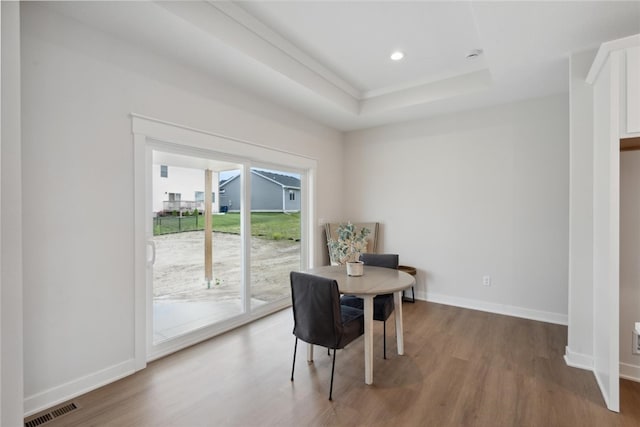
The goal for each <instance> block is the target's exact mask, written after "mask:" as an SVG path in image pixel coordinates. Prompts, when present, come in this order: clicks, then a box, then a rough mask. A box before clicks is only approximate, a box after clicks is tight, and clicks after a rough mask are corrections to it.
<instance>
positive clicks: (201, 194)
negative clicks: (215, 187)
mask: <svg viewBox="0 0 640 427" xmlns="http://www.w3.org/2000/svg"><path fill="white" fill-rule="evenodd" d="M195 199H196V202H204V191H196V194H195ZM215 202H216V193H213V192H212V193H211V203H215Z"/></svg>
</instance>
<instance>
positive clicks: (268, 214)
mask: <svg viewBox="0 0 640 427" xmlns="http://www.w3.org/2000/svg"><path fill="white" fill-rule="evenodd" d="M300 178H301V177H300V175H299V174H295V173H290V172H286V171H281V170H269V169H259V168H252V169H251V182H250V183H251V186H250V187H251V274H250V277H251V309H252V310H254V309H256V308H258V307H261V306H264V305H267V304H274V303H277V302H283V301H286V302H290V300H291V296H290V295H291V291H290V284H289V273H290V272H291V271H292V270H299V269H300V266H301V239H300V237H301V235H300V230H301V226H300V211H301V197H300V196H301V194H300V191H301V185H300Z"/></svg>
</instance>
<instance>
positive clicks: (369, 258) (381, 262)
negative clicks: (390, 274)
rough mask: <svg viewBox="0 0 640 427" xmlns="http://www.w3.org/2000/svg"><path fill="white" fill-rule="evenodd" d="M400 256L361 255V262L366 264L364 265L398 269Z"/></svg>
mask: <svg viewBox="0 0 640 427" xmlns="http://www.w3.org/2000/svg"><path fill="white" fill-rule="evenodd" d="M398 258H399V257H398V255H397V254H361V255H360V261H362V262H364V265H373V266H376V267H385V268H393V269H397V268H398Z"/></svg>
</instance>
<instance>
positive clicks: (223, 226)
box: [153, 212, 300, 240]
mask: <svg viewBox="0 0 640 427" xmlns="http://www.w3.org/2000/svg"><path fill="white" fill-rule="evenodd" d="M203 229H204V217H202V216H199V217H196V216H186V217H182V218H179V217H175V216H165V217H158V218H156V219H155V220H154V223H153V234H154V236H157V235H160V234H168V233H179V232H182V231H193V230H203ZM213 231H220V232H223V233H233V234H240V214H238V213H227V214H225V215H213ZM251 235H252V236H259V237H263V238H265V239H269V240H282V239H289V240H300V213H299V212H297V213H291V214H284V213H278V212H273V213H272V212H252V213H251Z"/></svg>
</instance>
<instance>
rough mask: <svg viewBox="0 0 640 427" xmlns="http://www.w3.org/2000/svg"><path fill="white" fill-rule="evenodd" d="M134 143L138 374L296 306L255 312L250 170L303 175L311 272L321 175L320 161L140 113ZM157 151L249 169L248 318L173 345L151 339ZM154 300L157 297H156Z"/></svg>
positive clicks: (305, 263)
mask: <svg viewBox="0 0 640 427" xmlns="http://www.w3.org/2000/svg"><path fill="white" fill-rule="evenodd" d="M131 122H132V132H133V142H134V181H135V183H134V215H135V218H134V280H135V300H134V301H135V302H134V309H135V334H134V336H135V346H134V352H135V354H134V360H135V369H136V370H140V369H143V368H145V367H146V364H147V362H148V361H151V360H154V359H156V358H159V357H162V356H164V355H166V354H169V353H172V352H174V351H177V350H179V349H181V348H184V347H186V346H188V345H192V344H195V343H197V342H200V341H203V340H205V339H208V338H211V337H212V336H215V335H217V334H220V333H222V332H224V331H226V330H229V329H232V328H235V327H237V326H239V325H241V324H245V323H248V322H251V321H253V320H255V319H257V318H259V317H263V316H265V315H267V314H269V313H271V312H274V311H276V310H279V309H281V308H283V307H285V306H287V305H290V302H289V301H287V302H283V305H282V307H275V306H271V307H269V308H263V309H260V308H258V309H256V310H254V311H250V302H249V298H248V295H246V292H247V289H248V287H247V286H246V285H244V284H245V283H249V282H248V281H247V280H248V279H249V274H250V271H249V264H248V263H249V259H250V253H249V252H250V237H251V236H250V234H251V233H250V232H248V231H249V230H250V226H251V224H250V221H251V218H250V214H249V212H250V197H249V194H250V192H249V185H250V182H249V181H250V180H249V179H248V176H249V168H250V167H251V166H253V165H254V162H255V164H256V165H263V164H270V165H274V167H278V166H280V167H283V168H286V169H289V170H296V171H300V173H301V176H302V180H301V189H302V200H301V210H302V212H306V214H303V215H301V237H302V241H303V242H304V245H303V246H301V257H302V267H303V268H307V267H311V265H310V260H312V259H314V253H313V251H314V249H313V248H314V246H315V245H314V235H315V233H313V229H312V226H313V224H314V223H315V176H316V172H315V170H316V167H317V161H316V160H315V159H312V158H309V157H306V156H301V155H298V154H294V153H289V152H286V151H283V150H278V149H273V148H269V147H266V146H263V145H259V144H255V143H252V142H248V141H243V140H239V139H237V138H232V137H228V136H224V135H218V134H215V133H211V132H207V131H203V130H198V129H193V128H189V127H186V126H182V125H178V124H175V123H170V122H166V121H162V120H158V119H153V118H149V117H145V116H142V115H139V114H134V113H132V114H131ZM154 148H159V149H167V150H170V151H173V152H180V151H182V152H184V153H185V154H189V155H198V152H199V153H201V154H202V155H203V156H204V157H215V158H220V159H224V160H229V161H232V162H234V163H239V164H242V165H243V174H242V176H243V183H242V187H243V189H244V190H245V191H244V192H243V196H242V197H243V200H242V202H243V206H245V207H246V208H245V209H243V210H242V214H241V224H240V227H241V233H242V236H243V238H244V241H243V249H242V252H243V256H242V260H243V261H242V271H243V273H242V274H243V279H244V280H243V292H245V295H244V301H245V308H246V309H247V311H246V313H245V315H242V316H238V317H236V318H233V319H231V320H230V321H227V322H221V323H220V324H218V325H216V326H215V327H212V328H203V329H201V330H199V331H197V332H195V333H193V334H190V335H189V336H188V337H184V338H182V339H176V340H172V342H171V344H169V343H167V344H166V345H163V346H153V343H152V342H149V341H152V340H150V339H149V337H150V336H152V335H150V333H149V331H150V330H151V328H152V324H151V316H152V314H153V313H152V309H153V307H152V289H151V284H150V280H149V277H148V276H149V274H148V272H149V266H150V263H151V261H152V257H153V248H152V246H151V245H150V244H149V237H150V236H152V222H151V216H150V215H149V214H148V213H149V212H151V210H152V200H151V163H152V151H153V149H154ZM150 295H151V297H150Z"/></svg>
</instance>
